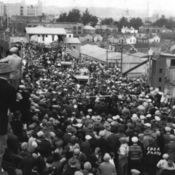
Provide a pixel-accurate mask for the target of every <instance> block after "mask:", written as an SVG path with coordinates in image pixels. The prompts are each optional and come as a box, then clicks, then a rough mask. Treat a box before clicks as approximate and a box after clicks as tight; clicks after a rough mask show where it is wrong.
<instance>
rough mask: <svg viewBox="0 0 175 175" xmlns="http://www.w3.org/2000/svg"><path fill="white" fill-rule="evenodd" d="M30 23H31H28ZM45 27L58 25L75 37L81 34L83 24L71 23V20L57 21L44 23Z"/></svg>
mask: <svg viewBox="0 0 175 175" xmlns="http://www.w3.org/2000/svg"><path fill="white" fill-rule="evenodd" d="M30 25H31V24H30ZM34 25H36V24H34ZM44 25H45V26H46V27H58V28H64V29H65V30H66V31H67V32H68V33H73V35H74V36H75V37H78V36H80V35H81V34H83V24H81V23H71V22H59V23H56V24H51V23H48V24H44Z"/></svg>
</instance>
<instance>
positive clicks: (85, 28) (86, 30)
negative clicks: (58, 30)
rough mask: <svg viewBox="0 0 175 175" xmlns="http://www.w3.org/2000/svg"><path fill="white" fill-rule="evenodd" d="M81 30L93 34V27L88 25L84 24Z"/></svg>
mask: <svg viewBox="0 0 175 175" xmlns="http://www.w3.org/2000/svg"><path fill="white" fill-rule="evenodd" d="M83 30H84V33H85V34H95V28H94V27H92V26H89V25H86V26H84V28H83Z"/></svg>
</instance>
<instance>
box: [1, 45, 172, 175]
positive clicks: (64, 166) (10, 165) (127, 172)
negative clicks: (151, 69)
mask: <svg viewBox="0 0 175 175" xmlns="http://www.w3.org/2000/svg"><path fill="white" fill-rule="evenodd" d="M23 51H24V53H23V57H24V60H26V62H25V65H24V68H23V77H22V79H21V82H20V85H19V88H18V90H17V93H16V102H14V103H13V107H12V112H13V113H10V116H9V117H10V118H9V123H10V125H9V128H8V138H7V147H6V151H5V154H4V155H3V160H2V168H3V171H4V172H7V173H8V175H18V174H23V175H137V174H138V175H139V174H140V175H156V174H157V175H170V174H173V175H174V174H175V106H173V104H172V102H171V100H170V97H168V95H166V94H165V93H163V92H160V91H159V89H157V88H152V87H150V86H149V85H147V83H146V81H145V80H144V79H143V78H135V79H129V78H127V77H122V76H121V75H120V73H119V71H118V69H117V68H115V67H114V68H109V67H108V66H106V65H103V64H101V63H97V62H94V61H91V60H89V61H87V60H86V61H85V60H82V59H80V60H78V59H75V58H71V57H70V56H69V55H66V54H63V53H62V51H61V50H59V49H53V48H45V49H44V48H41V47H39V46H37V45H34V44H27V45H25V49H24V50H23ZM63 60H64V61H69V62H71V65H67V66H63V65H62V64H61V62H62V61H63ZM83 70H86V71H84V72H83ZM87 70H88V72H87ZM79 74H81V75H87V76H89V78H88V80H87V81H86V80H85V81H82V80H77V79H76V78H75V75H79ZM0 79H1V78H0ZM0 83H1V81H0ZM0 96H1V94H0ZM6 98H8V100H9V101H10V100H11V99H12V97H11V96H10V93H9V97H4V99H6ZM9 103H10V102H9ZM0 104H1V103H0ZM0 112H1V111H0ZM0 118H1V116H0ZM0 126H2V125H0ZM0 135H1V128H0ZM0 163H1V162H0Z"/></svg>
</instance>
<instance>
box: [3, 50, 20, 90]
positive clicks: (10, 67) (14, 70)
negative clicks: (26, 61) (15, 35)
mask: <svg viewBox="0 0 175 175" xmlns="http://www.w3.org/2000/svg"><path fill="white" fill-rule="evenodd" d="M17 49H18V48H11V49H10V52H11V55H9V56H7V57H6V58H3V59H1V60H0V67H2V68H3V69H1V70H3V72H2V71H0V74H3V73H5V74H6V77H8V80H9V81H10V83H11V84H12V85H13V86H14V87H15V88H16V89H17V88H18V86H19V81H20V79H21V76H22V75H21V73H22V58H20V57H19V56H18V55H17V53H16V52H17Z"/></svg>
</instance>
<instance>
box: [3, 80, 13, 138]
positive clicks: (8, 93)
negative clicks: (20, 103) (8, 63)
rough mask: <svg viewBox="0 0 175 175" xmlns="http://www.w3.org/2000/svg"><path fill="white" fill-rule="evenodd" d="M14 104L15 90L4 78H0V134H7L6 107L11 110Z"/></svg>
mask: <svg viewBox="0 0 175 175" xmlns="http://www.w3.org/2000/svg"><path fill="white" fill-rule="evenodd" d="M15 106H16V90H15V88H14V87H13V86H11V85H10V84H9V83H8V82H7V81H6V80H4V79H2V78H0V135H5V134H7V130H8V116H7V113H8V109H10V110H11V111H12V112H13V111H14V110H15Z"/></svg>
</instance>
